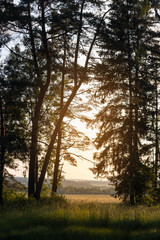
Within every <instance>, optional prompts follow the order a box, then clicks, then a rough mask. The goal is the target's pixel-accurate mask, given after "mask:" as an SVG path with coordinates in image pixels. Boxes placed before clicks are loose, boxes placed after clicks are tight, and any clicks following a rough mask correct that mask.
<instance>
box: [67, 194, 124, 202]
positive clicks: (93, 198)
mask: <svg viewBox="0 0 160 240" xmlns="http://www.w3.org/2000/svg"><path fill="white" fill-rule="evenodd" d="M65 197H66V199H67V200H69V201H70V202H76V203H81V202H82V203H89V202H98V203H120V202H121V200H119V199H118V198H115V197H112V196H109V195H98V194H97V195H96V194H93V195H90V194H79V195H78V194H66V195H65Z"/></svg>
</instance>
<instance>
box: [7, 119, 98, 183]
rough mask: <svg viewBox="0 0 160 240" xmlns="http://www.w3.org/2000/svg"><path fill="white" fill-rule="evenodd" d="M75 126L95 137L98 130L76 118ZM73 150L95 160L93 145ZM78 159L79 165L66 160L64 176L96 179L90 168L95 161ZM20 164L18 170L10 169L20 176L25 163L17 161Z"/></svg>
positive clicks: (67, 177)
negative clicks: (83, 149)
mask: <svg viewBox="0 0 160 240" xmlns="http://www.w3.org/2000/svg"><path fill="white" fill-rule="evenodd" d="M73 123H74V126H77V128H78V129H79V130H80V131H84V132H85V134H86V135H87V136H88V137H90V138H94V137H95V135H96V131H95V130H92V129H90V128H86V127H85V123H82V122H80V121H79V120H74V122H73ZM71 151H72V152H73V153H75V154H77V155H81V156H83V157H84V158H86V159H89V160H91V161H93V153H94V151H95V149H94V148H92V146H91V147H90V150H87V151H81V150H80V151H79V150H78V149H77V150H75V149H71ZM76 160H77V167H75V166H72V165H70V164H69V163H68V162H67V161H64V166H63V171H64V176H65V178H66V179H85V180H94V179H95V175H93V173H92V172H91V171H90V170H89V168H92V167H93V163H91V162H89V161H86V160H82V159H80V158H78V157H76ZM17 164H18V169H17V170H16V171H13V170H9V172H11V173H12V174H14V175H15V176H18V177H22V176H23V170H24V168H23V165H22V163H21V162H20V161H18V162H17Z"/></svg>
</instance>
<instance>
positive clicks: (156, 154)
mask: <svg viewBox="0 0 160 240" xmlns="http://www.w3.org/2000/svg"><path fill="white" fill-rule="evenodd" d="M155 87H156V117H155V121H156V122H155V135H156V138H155V146H156V150H155V187H156V188H157V179H158V161H159V159H158V158H159V138H158V83H157V76H156V79H155Z"/></svg>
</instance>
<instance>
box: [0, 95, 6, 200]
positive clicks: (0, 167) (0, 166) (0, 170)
mask: <svg viewBox="0 0 160 240" xmlns="http://www.w3.org/2000/svg"><path fill="white" fill-rule="evenodd" d="M0 118H1V156H0V204H3V178H4V160H5V139H4V138H5V127H4V114H3V106H2V96H0Z"/></svg>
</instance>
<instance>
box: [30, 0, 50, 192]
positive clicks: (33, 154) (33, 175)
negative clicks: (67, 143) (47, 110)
mask: <svg viewBox="0 0 160 240" xmlns="http://www.w3.org/2000/svg"><path fill="white" fill-rule="evenodd" d="M28 17H29V34H30V41H31V46H32V54H33V60H34V67H35V72H36V75H37V80H36V81H37V86H40V93H39V95H38V99H37V101H36V106H35V111H34V117H33V124H32V140H31V151H30V163H29V181H28V196H29V197H30V196H34V194H35V189H36V182H37V180H36V179H37V177H38V176H37V174H38V173H37V165H38V162H37V160H38V157H37V143H38V132H39V120H40V112H41V108H42V105H43V101H44V97H45V94H46V91H47V89H48V87H49V84H50V81H51V61H50V55H49V50H48V42H47V36H46V29H45V11H44V0H42V1H41V26H42V43H43V48H44V52H45V58H46V61H47V79H46V83H45V84H44V85H42V81H41V74H40V70H39V66H38V61H37V56H36V49H35V43H34V34H33V29H32V20H31V13H30V4H29V3H28Z"/></svg>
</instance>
